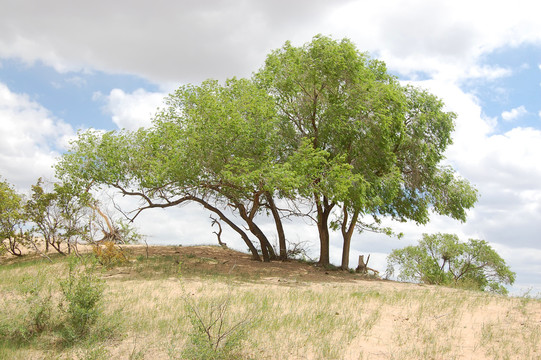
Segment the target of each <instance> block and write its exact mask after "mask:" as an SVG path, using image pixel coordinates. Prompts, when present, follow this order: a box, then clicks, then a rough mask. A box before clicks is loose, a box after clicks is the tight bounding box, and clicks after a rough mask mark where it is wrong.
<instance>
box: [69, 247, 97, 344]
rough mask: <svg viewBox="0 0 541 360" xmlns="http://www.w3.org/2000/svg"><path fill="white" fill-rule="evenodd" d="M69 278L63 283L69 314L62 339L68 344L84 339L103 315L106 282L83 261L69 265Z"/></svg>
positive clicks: (73, 260)
mask: <svg viewBox="0 0 541 360" xmlns="http://www.w3.org/2000/svg"><path fill="white" fill-rule="evenodd" d="M68 270H69V271H68V278H67V279H65V280H63V281H61V282H60V287H61V289H62V295H63V301H62V304H61V306H62V308H63V310H64V311H65V313H66V323H65V325H64V328H63V329H62V335H63V336H64V339H65V340H66V341H67V342H68V343H72V342H74V341H76V340H78V339H83V338H84V337H85V336H86V335H88V333H89V330H90V327H91V326H92V325H93V324H94V323H95V322H96V320H97V319H98V316H99V315H100V306H99V305H100V302H101V300H102V297H103V291H104V286H105V285H104V282H103V280H102V279H100V278H99V277H98V276H97V274H96V271H95V266H94V264H87V263H84V261H83V260H82V258H77V257H72V258H71V259H70V261H69V267H68Z"/></svg>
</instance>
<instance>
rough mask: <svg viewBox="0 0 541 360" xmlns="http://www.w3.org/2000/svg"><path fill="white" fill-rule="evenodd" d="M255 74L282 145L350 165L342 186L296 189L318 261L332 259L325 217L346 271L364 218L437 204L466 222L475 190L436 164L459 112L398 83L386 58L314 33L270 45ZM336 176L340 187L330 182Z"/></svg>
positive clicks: (419, 216) (424, 212)
mask: <svg viewBox="0 0 541 360" xmlns="http://www.w3.org/2000/svg"><path fill="white" fill-rule="evenodd" d="M255 79H256V80H257V81H258V83H259V85H260V86H261V87H263V88H264V89H266V90H267V92H268V93H269V94H270V95H271V96H272V97H273V99H274V102H275V104H276V109H277V112H278V115H279V119H280V122H281V125H280V126H281V128H283V129H287V130H288V131H285V132H284V134H285V136H287V138H286V139H284V140H283V141H284V142H285V143H287V144H290V146H292V147H294V148H296V149H301V150H302V146H304V142H303V139H307V140H309V141H310V142H311V143H312V147H313V149H314V151H315V152H318V151H325V152H326V154H327V158H328V161H330V162H331V163H333V164H335V165H337V166H338V165H339V164H340V163H341V164H347V165H349V166H350V170H349V172H350V175H349V176H347V178H348V179H349V180H350V181H349V183H347V184H344V181H343V179H338V178H336V177H335V178H332V177H330V178H328V179H326V180H325V181H323V179H322V178H318V179H314V180H313V181H311V182H300V183H299V185H307V187H305V188H303V189H299V194H302V195H303V196H305V197H309V198H311V200H312V201H313V203H314V205H315V206H314V208H315V212H316V214H315V219H316V223H317V226H318V230H319V237H320V246H321V247H320V262H321V263H322V264H328V262H329V224H330V223H331V222H335V223H337V224H339V226H337V227H341V229H342V235H343V238H344V247H343V249H344V252H343V257H342V267H343V268H347V267H348V258H349V246H350V241H351V236H352V234H353V231H354V229H355V227H357V228H358V229H361V230H362V229H363V228H365V227H366V225H365V224H364V223H363V222H361V221H360V219H361V217H362V216H366V215H368V216H372V217H373V218H374V219H375V221H376V222H378V221H379V218H381V217H382V216H390V217H392V218H393V219H396V220H399V221H406V220H413V221H415V222H417V223H426V222H428V220H429V212H430V210H434V211H436V212H437V213H440V214H443V215H448V216H451V217H453V218H456V219H460V220H465V216H466V213H465V211H466V209H468V208H471V207H472V206H473V204H474V203H475V201H476V199H477V196H476V191H475V190H474V189H473V188H472V187H471V185H470V184H469V183H468V182H467V181H465V180H463V179H461V178H459V177H457V176H456V175H455V173H454V171H453V170H452V169H450V168H446V167H443V166H441V165H440V162H441V161H442V160H443V159H444V155H443V154H444V151H445V149H446V148H447V146H448V145H449V144H451V132H452V130H453V128H454V124H453V120H454V118H455V114H453V113H450V112H445V111H444V110H443V103H442V101H441V100H439V99H438V98H436V97H435V96H434V95H431V94H429V93H428V92H426V91H424V90H420V89H417V88H414V87H411V86H402V85H400V83H399V82H398V81H397V79H396V78H395V77H394V76H392V75H390V74H389V73H388V72H387V69H386V67H385V64H384V63H383V62H381V61H379V60H374V59H370V58H369V56H368V55H367V54H365V53H361V52H359V51H358V50H357V48H356V47H355V45H354V44H353V43H352V42H351V41H349V40H348V39H343V40H341V41H336V40H333V39H331V38H328V37H325V36H320V35H318V36H316V37H314V39H313V40H312V41H311V42H310V43H307V44H305V45H303V46H301V47H295V46H292V45H291V44H290V43H289V42H288V43H286V44H285V45H284V46H283V47H282V48H281V49H278V50H275V51H273V52H272V53H271V54H269V55H268V57H267V59H266V62H265V66H264V67H263V68H262V69H261V70H260V71H259V72H258V73H257V74H256V75H255ZM294 159H298V158H294ZM301 169H302V167H301ZM317 173H318V172H317V171H313V170H310V171H308V172H307V173H305V174H304V176H307V177H309V178H312V177H313V176H314V174H317ZM299 175H300V176H302V175H303V174H302V173H301V174H299ZM332 180H338V181H339V182H340V183H341V185H340V186H333V185H330V181H332ZM321 182H323V183H324V184H325V186H321ZM336 188H341V189H345V190H346V191H341V192H336V191H334V189H336ZM337 209H340V210H341V211H339V214H338V216H339V217H338V219H335V220H332V218H331V217H332V214H333V211H334V210H337ZM372 228H373V227H372Z"/></svg>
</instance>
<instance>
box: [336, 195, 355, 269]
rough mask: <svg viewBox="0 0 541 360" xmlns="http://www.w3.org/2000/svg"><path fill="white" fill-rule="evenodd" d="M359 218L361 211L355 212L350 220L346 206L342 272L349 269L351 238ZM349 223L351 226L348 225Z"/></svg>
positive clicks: (343, 228) (343, 220) (343, 229)
mask: <svg viewBox="0 0 541 360" xmlns="http://www.w3.org/2000/svg"><path fill="white" fill-rule="evenodd" d="M358 218H359V210H355V211H354V212H353V215H352V216H351V221H350V220H349V214H348V210H347V208H346V206H345V205H344V218H343V219H342V228H341V230H342V238H343V239H344V246H343V247H342V264H341V266H340V268H341V269H342V270H348V269H349V250H350V248H351V237H352V236H353V232H354V231H355V225H356V224H357V219H358ZM348 222H349V225H348Z"/></svg>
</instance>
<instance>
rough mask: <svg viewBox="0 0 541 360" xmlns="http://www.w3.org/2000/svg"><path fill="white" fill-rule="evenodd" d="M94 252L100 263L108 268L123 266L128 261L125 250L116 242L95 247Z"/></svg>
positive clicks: (108, 242)
mask: <svg viewBox="0 0 541 360" xmlns="http://www.w3.org/2000/svg"><path fill="white" fill-rule="evenodd" d="M92 251H93V252H94V255H95V256H96V258H97V259H98V262H99V263H100V264H101V265H103V266H105V267H106V268H112V267H114V266H116V265H122V264H124V263H126V262H127V261H128V258H127V257H126V254H125V253H124V250H122V248H121V247H119V246H118V245H116V244H115V243H114V241H104V242H103V243H101V244H100V243H97V244H96V245H94V247H93V249H92Z"/></svg>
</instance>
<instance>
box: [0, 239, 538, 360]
mask: <svg viewBox="0 0 541 360" xmlns="http://www.w3.org/2000/svg"><path fill="white" fill-rule="evenodd" d="M146 255H147V253H146V249H143V248H139V249H137V250H134V255H133V256H132V261H131V262H130V264H128V265H125V266H122V267H116V268H114V269H112V270H104V271H103V273H102V274H101V277H102V278H103V279H104V280H105V282H106V285H107V287H106V291H105V296H104V301H103V304H102V306H103V316H102V317H101V319H100V320H99V322H98V324H97V325H96V327H97V328H100V327H102V328H104V327H107V328H108V329H112V330H111V331H109V332H106V333H103V332H100V331H98V330H95V331H94V336H90V337H89V339H88V340H86V341H82V342H80V343H78V344H76V345H74V346H70V347H65V346H63V345H62V343H61V341H60V338H59V335H58V334H57V333H56V332H55V330H54V327H55V325H54V324H55V322H56V326H58V322H60V321H62V316H63V314H62V312H61V311H60V310H58V307H57V306H56V304H57V303H58V302H59V301H60V300H59V298H60V289H59V286H58V279H59V278H61V277H65V274H66V260H65V259H63V258H60V257H55V258H54V263H53V264H51V263H49V262H46V261H44V260H33V261H28V260H26V261H15V262H11V263H9V264H4V265H0V358H1V359H4V358H6V359H32V358H33V359H58V358H60V359H72V358H79V359H170V358H171V359H173V358H180V353H181V350H182V349H183V348H184V347H185V346H186V344H188V342H189V338H188V335H189V334H190V332H192V333H193V331H192V329H193V328H192V323H191V322H190V317H189V316H188V315H189V313H190V310H189V309H188V308H187V307H186V304H191V305H192V306H193V308H194V309H196V310H197V311H198V312H199V313H200V314H201V315H202V316H203V317H204V316H207V315H209V314H210V311H212V310H216V309H218V307H219V306H223V305H226V304H227V305H228V307H227V309H226V311H225V315H226V316H225V321H226V323H225V325H224V328H228V326H229V327H231V326H233V325H235V324H238V323H241V322H243V324H244V325H245V326H244V327H243V329H244V331H245V334H244V336H243V337H242V339H241V343H240V344H241V346H240V352H241V354H242V357H243V358H247V359H249V358H251V359H535V358H541V301H539V300H534V299H529V298H506V297H501V296H494V295H490V294H484V293H479V292H470V291H464V290H457V289H449V288H441V287H433V286H420V285H414V284H401V283H395V282H389V281H367V280H362V279H360V277H359V276H358V275H353V274H348V273H341V272H332V271H325V270H324V269H318V268H314V267H313V266H310V265H308V264H304V263H295V262H289V263H285V264H282V263H278V262H276V263H272V264H258V263H254V262H250V261H249V259H247V256H246V255H243V254H240V253H235V252H232V251H225V250H222V249H221V248H210V247H198V248H172V247H168V248H152V249H151V251H150V252H149V253H148V255H149V257H148V258H147V256H146ZM179 264H182V265H181V269H182V270H181V274H180V276H179V273H178V269H179ZM39 274H45V276H44V277H43V278H44V279H45V282H46V283H47V284H48V286H50V288H51V289H52V290H53V292H52V298H51V302H53V303H54V304H55V306H54V307H53V308H52V310H53V316H52V318H51V321H50V322H51V325H49V329H46V330H45V331H43V332H42V333H40V334H39V335H36V336H34V337H30V338H29V339H27V340H21V339H15V340H14V339H13V338H6V335H5V334H6V333H8V332H9V330H10V327H14V326H16V325H17V324H19V325H20V324H21V323H22V322H21V321H22V320H21V319H24V318H25V316H27V309H28V307H29V306H28V304H29V303H28V295H27V296H25V295H24V294H23V292H24V291H25V289H27V287H28V284H29V281H30V283H31V282H32V281H34V280H35V279H39V278H40V276H39ZM27 294H28V293H27ZM215 314H216V313H215ZM214 316H215V315H214ZM23 325H24V324H23ZM2 329H3V330H2ZM2 334H4V335H2Z"/></svg>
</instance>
